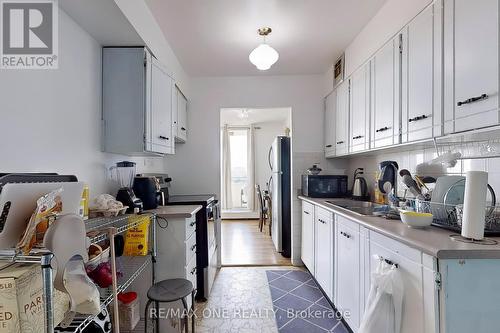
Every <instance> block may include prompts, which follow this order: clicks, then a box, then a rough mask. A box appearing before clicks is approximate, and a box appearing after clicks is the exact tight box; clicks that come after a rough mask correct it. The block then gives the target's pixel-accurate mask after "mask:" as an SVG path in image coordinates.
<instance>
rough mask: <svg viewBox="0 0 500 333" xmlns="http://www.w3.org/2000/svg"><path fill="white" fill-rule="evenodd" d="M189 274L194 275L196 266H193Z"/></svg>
mask: <svg viewBox="0 0 500 333" xmlns="http://www.w3.org/2000/svg"><path fill="white" fill-rule="evenodd" d="M190 273H191V275H194V273H196V267H193V269H192V270H191V272H190Z"/></svg>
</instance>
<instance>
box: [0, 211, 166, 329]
mask: <svg viewBox="0 0 500 333" xmlns="http://www.w3.org/2000/svg"><path fill="white" fill-rule="evenodd" d="M131 216H134V215H133V214H127V215H121V216H116V217H99V218H94V219H89V220H87V221H85V228H86V232H87V233H89V232H93V233H94V236H92V237H90V242H91V243H98V242H101V241H103V240H106V239H108V240H109V242H110V245H109V246H110V253H111V256H110V257H111V258H110V260H111V269H112V271H113V285H112V286H111V287H109V288H98V289H99V292H100V294H101V297H100V300H101V311H102V310H104V309H106V308H107V307H108V306H109V305H110V304H112V312H113V314H112V316H111V317H112V321H113V332H114V333H119V332H120V326H119V314H118V298H117V296H118V294H119V293H120V292H123V291H125V290H126V289H127V288H128V287H129V286H130V285H131V284H132V282H134V280H136V279H137V278H138V277H139V276H140V275H141V274H142V273H143V272H144V271H145V270H146V269H147V268H148V267H149V266H151V272H152V274H151V275H152V284H154V282H155V263H156V254H157V252H156V251H157V243H156V220H157V217H156V215H155V214H148V215H146V216H149V218H150V224H149V235H150V237H149V243H150V244H149V249H150V251H149V254H148V255H147V256H144V257H133V258H132V257H131V260H129V262H128V263H127V267H126V269H125V271H126V272H131V274H130V275H129V276H123V277H121V278H118V277H117V274H116V256H115V247H114V236H115V235H118V234H121V233H124V232H126V231H127V230H129V229H131V228H134V227H136V226H137V225H138V224H140V223H142V221H139V219H136V220H133V221H134V222H130V221H129V217H131ZM52 259H54V255H53V254H52V253H50V252H49V251H48V250H45V249H34V250H33V251H32V252H31V253H30V254H28V255H23V254H22V253H20V252H16V251H15V250H14V249H12V250H0V262H9V263H30V264H39V265H41V268H42V285H43V303H44V305H45V330H44V331H45V333H54V332H57V331H59V328H54V316H53V315H54V314H53V312H52V310H53V306H54V298H53V292H54V282H53V278H54V276H53V274H54V272H53V270H52V267H51V262H52ZM96 317H97V315H80V314H79V315H77V316H76V317H75V318H74V319H73V321H72V323H71V324H70V325H69V326H68V327H67V328H63V329H61V331H64V332H76V333H81V332H82V331H83V330H84V329H85V328H86V327H87V326H88V325H89V324H90V323H91V322H92V321H93V320H94V319H95V318H96Z"/></svg>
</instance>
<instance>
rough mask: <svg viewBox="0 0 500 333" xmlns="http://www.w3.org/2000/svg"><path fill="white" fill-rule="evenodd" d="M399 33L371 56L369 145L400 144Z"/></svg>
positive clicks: (373, 146) (376, 146) (375, 146)
mask: <svg viewBox="0 0 500 333" xmlns="http://www.w3.org/2000/svg"><path fill="white" fill-rule="evenodd" d="M400 43H401V35H398V36H397V37H396V38H394V39H392V40H390V41H389V42H388V43H386V44H385V45H384V46H383V47H382V48H381V49H380V50H379V51H378V52H377V53H376V54H375V56H374V57H373V59H372V62H371V63H372V67H371V68H372V75H371V79H372V89H371V92H372V95H371V96H372V99H371V104H372V107H371V131H370V132H371V147H372V148H379V147H385V146H390V145H395V144H398V143H400V142H399V141H400V140H399V133H400V126H399V122H400V108H399V101H400V81H401V80H400V73H401V53H400V51H399V50H400V48H399V46H400Z"/></svg>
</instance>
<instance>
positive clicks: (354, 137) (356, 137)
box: [352, 135, 363, 140]
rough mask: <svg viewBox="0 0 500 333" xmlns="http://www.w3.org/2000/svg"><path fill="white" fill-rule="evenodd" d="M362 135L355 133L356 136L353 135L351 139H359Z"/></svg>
mask: <svg viewBox="0 0 500 333" xmlns="http://www.w3.org/2000/svg"><path fill="white" fill-rule="evenodd" d="M362 137H363V136H362V135H357V136H353V137H352V139H353V140H358V139H361V138H362Z"/></svg>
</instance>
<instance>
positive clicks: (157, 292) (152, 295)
mask: <svg viewBox="0 0 500 333" xmlns="http://www.w3.org/2000/svg"><path fill="white" fill-rule="evenodd" d="M194 293H195V289H194V288H193V284H192V283H191V281H189V280H186V279H169V280H163V281H159V282H157V283H155V284H154V285H152V286H151V288H149V290H148V302H147V303H146V310H145V314H146V315H145V316H144V318H145V322H144V333H148V318H149V316H148V309H149V306H150V305H151V303H152V302H155V307H156V329H157V331H159V329H160V318H159V316H158V308H159V306H158V304H159V303H170V302H175V301H178V300H182V305H183V306H184V310H185V311H186V312H185V313H186V316H184V323H185V327H186V333H188V331H189V329H188V326H189V319H188V317H189V314H190V313H191V319H192V323H191V325H192V333H194V326H195V316H194ZM189 294H191V311H190V310H189V309H188V306H187V301H186V297H187V296H189Z"/></svg>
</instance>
